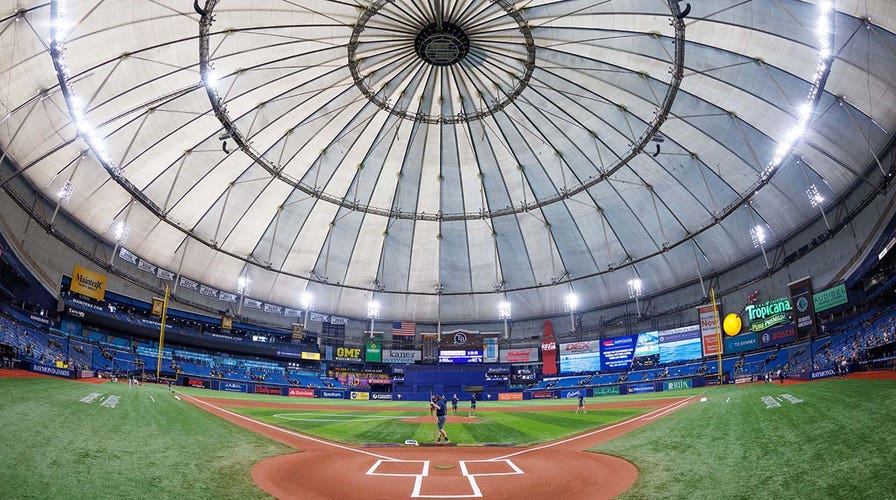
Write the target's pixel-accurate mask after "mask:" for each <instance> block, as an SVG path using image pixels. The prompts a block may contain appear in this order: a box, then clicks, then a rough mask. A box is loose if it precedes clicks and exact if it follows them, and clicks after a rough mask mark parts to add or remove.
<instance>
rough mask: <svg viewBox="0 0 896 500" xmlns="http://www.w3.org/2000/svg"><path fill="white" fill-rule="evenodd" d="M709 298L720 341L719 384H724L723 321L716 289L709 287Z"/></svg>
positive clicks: (717, 337) (717, 338)
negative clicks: (720, 316) (720, 315)
mask: <svg viewBox="0 0 896 500" xmlns="http://www.w3.org/2000/svg"><path fill="white" fill-rule="evenodd" d="M709 298H710V300H711V301H712V315H713V318H714V319H715V322H716V341H717V342H718V353H717V354H718V361H719V370H718V371H719V385H721V384H722V322H721V321H720V318H719V306H718V304H716V289H715V288H710V289H709Z"/></svg>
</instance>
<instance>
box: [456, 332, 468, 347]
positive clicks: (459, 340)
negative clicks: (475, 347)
mask: <svg viewBox="0 0 896 500" xmlns="http://www.w3.org/2000/svg"><path fill="white" fill-rule="evenodd" d="M454 343H455V344H466V343H467V334H466V333H464V332H457V333H455V334H454Z"/></svg>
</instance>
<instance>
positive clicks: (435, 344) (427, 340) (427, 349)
mask: <svg viewBox="0 0 896 500" xmlns="http://www.w3.org/2000/svg"><path fill="white" fill-rule="evenodd" d="M420 344H421V345H422V347H423V362H424V363H435V362H436V361H438V359H439V335H438V334H437V333H422V334H420Z"/></svg>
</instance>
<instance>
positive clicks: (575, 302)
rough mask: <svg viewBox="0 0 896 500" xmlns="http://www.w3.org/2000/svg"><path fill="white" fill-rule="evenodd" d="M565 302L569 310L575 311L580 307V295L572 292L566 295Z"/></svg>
mask: <svg viewBox="0 0 896 500" xmlns="http://www.w3.org/2000/svg"><path fill="white" fill-rule="evenodd" d="M565 303H566V310H567V311H575V310H576V309H578V308H579V297H578V296H577V295H576V294H574V293H570V294H568V295H567V296H566V300H565Z"/></svg>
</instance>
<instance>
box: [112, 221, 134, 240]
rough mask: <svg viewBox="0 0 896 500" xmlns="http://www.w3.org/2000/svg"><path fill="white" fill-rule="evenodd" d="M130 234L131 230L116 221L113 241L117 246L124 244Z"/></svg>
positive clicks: (122, 222)
mask: <svg viewBox="0 0 896 500" xmlns="http://www.w3.org/2000/svg"><path fill="white" fill-rule="evenodd" d="M130 232H131V228H129V227H128V225H127V224H125V222H124V221H118V224H116V225H115V241H116V242H117V243H119V244H124V242H125V241H127V239H128V233H130Z"/></svg>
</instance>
